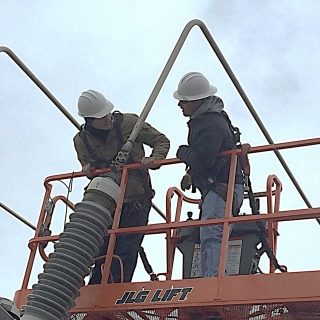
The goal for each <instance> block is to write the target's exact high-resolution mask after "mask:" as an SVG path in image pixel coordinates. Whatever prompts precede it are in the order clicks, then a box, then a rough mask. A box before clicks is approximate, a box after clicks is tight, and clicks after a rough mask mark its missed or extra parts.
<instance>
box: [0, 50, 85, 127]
mask: <svg viewBox="0 0 320 320" xmlns="http://www.w3.org/2000/svg"><path fill="white" fill-rule="evenodd" d="M0 52H4V53H6V54H7V55H8V56H9V57H10V58H11V59H12V60H13V61H14V62H15V63H16V64H17V65H18V66H19V68H20V69H21V70H22V71H23V72H24V73H25V74H26V75H27V76H28V77H29V78H30V79H31V80H32V81H33V83H34V84H35V85H36V86H37V87H38V88H39V89H40V90H41V91H42V92H43V93H44V94H45V95H46V96H47V97H48V98H49V99H50V100H51V101H52V102H53V104H54V105H55V106H56V107H57V108H58V109H59V110H60V111H61V112H62V113H63V114H64V115H65V116H66V117H67V118H68V119H69V120H70V122H71V123H72V124H73V125H74V126H75V127H76V128H77V129H78V130H80V124H79V123H78V122H77V120H76V119H75V118H74V117H73V116H72V115H71V114H70V113H69V112H68V111H67V110H66V108H65V107H64V106H63V105H62V104H61V103H60V102H59V101H58V99H57V98H56V97H55V96H54V95H53V94H52V93H51V92H50V91H49V90H48V89H47V88H46V87H45V85H44V84H43V83H42V82H41V81H40V80H39V79H38V78H37V77H36V76H35V75H34V74H33V73H32V71H31V70H30V69H29V68H28V67H27V66H26V65H25V64H24V63H23V62H22V61H21V60H20V59H19V58H18V57H17V56H16V55H15V54H14V53H13V51H12V50H10V49H9V48H7V47H3V46H0Z"/></svg>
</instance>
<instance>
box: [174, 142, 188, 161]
mask: <svg viewBox="0 0 320 320" xmlns="http://www.w3.org/2000/svg"><path fill="white" fill-rule="evenodd" d="M189 149H191V148H190V147H189V146H186V145H182V146H180V147H179V148H178V150H177V158H179V159H180V160H181V161H185V160H186V158H187V153H188V151H189Z"/></svg>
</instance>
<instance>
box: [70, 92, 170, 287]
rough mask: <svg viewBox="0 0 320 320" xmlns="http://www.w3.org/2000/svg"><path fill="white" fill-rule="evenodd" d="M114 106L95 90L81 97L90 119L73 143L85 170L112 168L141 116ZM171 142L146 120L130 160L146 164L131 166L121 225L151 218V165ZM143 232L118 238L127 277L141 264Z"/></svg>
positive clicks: (97, 277)
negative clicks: (140, 249) (145, 150)
mask: <svg viewBox="0 0 320 320" xmlns="http://www.w3.org/2000/svg"><path fill="white" fill-rule="evenodd" d="M113 108H114V106H113V104H112V103H111V102H110V101H108V100H107V99H106V98H105V97H104V96H103V95H102V94H101V93H99V92H97V91H94V90H87V91H85V92H83V93H82V94H81V96H80V98H79V101H78V111H79V112H78V113H79V115H80V116H81V117H83V118H84V119H85V124H84V125H83V126H82V127H81V130H80V132H79V133H77V134H76V135H75V137H74V139H73V140H74V146H75V149H76V152H77V155H78V159H79V161H80V163H81V165H82V170H83V171H84V172H86V174H87V176H88V177H89V178H92V170H94V169H95V168H107V167H109V166H110V164H111V161H112V160H113V159H114V158H115V157H116V155H117V154H118V152H119V151H120V149H121V147H122V146H123V144H124V143H125V141H126V140H127V138H128V137H129V135H130V133H131V131H132V129H133V127H134V125H135V123H136V122H137V119H138V116H137V115H135V114H131V113H124V114H122V113H120V112H113V113H111V111H112V110H113ZM143 145H147V146H149V147H151V148H152V152H151V155H150V156H149V157H146V156H145V152H144V147H143ZM169 147H170V142H169V140H168V139H167V137H166V136H165V135H164V134H162V133H160V132H159V131H157V130H156V129H155V128H153V127H152V126H151V125H149V124H148V123H144V124H143V126H142V129H141V131H140V133H139V135H138V136H137V138H136V141H135V142H134V144H133V148H132V151H131V154H130V156H129V159H128V163H136V162H141V163H142V164H143V165H144V167H143V168H142V169H136V170H129V174H128V183H127V188H126V192H125V199H124V203H123V207H122V211H121V218H120V227H133V226H144V225H146V224H147V223H148V217H149V211H150V208H151V199H152V197H153V196H154V191H153V189H152V186H151V181H150V176H149V173H148V168H155V167H154V166H153V163H154V161H155V160H162V159H165V157H166V155H167V153H168V151H169ZM143 236H144V235H143V234H128V235H121V236H118V237H117V241H116V246H115V252H114V254H115V255H118V256H120V258H121V259H122V262H123V265H124V282H130V281H131V280H132V276H133V273H134V269H135V267H136V264H137V257H138V249H139V247H140V245H141V243H142V240H143ZM107 245H108V237H105V241H104V244H103V246H102V247H101V248H100V253H99V256H101V255H105V254H106V250H107ZM103 262H104V260H103V259H99V260H98V261H96V264H95V267H94V268H93V270H92V276H91V279H90V282H89V284H96V283H100V281H101V265H102V263H103ZM119 266H120V265H119V262H118V261H116V260H115V259H113V263H112V266H111V274H112V278H113V281H114V282H120V268H119Z"/></svg>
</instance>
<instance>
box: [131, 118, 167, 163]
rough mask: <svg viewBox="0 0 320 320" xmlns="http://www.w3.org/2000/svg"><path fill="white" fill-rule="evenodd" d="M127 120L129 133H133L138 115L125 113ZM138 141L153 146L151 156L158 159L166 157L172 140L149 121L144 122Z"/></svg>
mask: <svg viewBox="0 0 320 320" xmlns="http://www.w3.org/2000/svg"><path fill="white" fill-rule="evenodd" d="M125 115H126V121H127V124H128V128H127V129H128V130H129V131H130V132H129V131H128V132H127V135H128V136H129V134H130V133H131V130H132V129H133V127H134V125H135V124H136V122H137V120H138V116H137V115H135V114H128V113H127V114H125ZM136 142H138V143H141V144H145V145H147V146H149V147H151V148H152V152H151V155H150V156H151V157H154V158H155V159H156V160H163V159H165V158H166V156H167V154H168V152H169V149H170V141H169V139H168V138H167V137H166V136H165V135H164V134H163V133H161V132H159V131H158V130H157V129H155V128H153V127H152V126H151V125H150V124H148V123H147V122H144V123H143V126H142V128H141V130H140V132H139V134H138V136H137V139H136Z"/></svg>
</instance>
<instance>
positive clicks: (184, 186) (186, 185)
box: [180, 173, 192, 191]
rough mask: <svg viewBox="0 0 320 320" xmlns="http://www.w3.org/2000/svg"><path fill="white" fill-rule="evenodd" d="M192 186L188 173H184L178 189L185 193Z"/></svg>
mask: <svg viewBox="0 0 320 320" xmlns="http://www.w3.org/2000/svg"><path fill="white" fill-rule="evenodd" d="M191 186H192V179H191V176H190V174H189V173H186V174H185V175H184V176H183V177H182V179H181V182H180V187H181V189H182V191H186V190H189V189H190V188H191Z"/></svg>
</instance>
